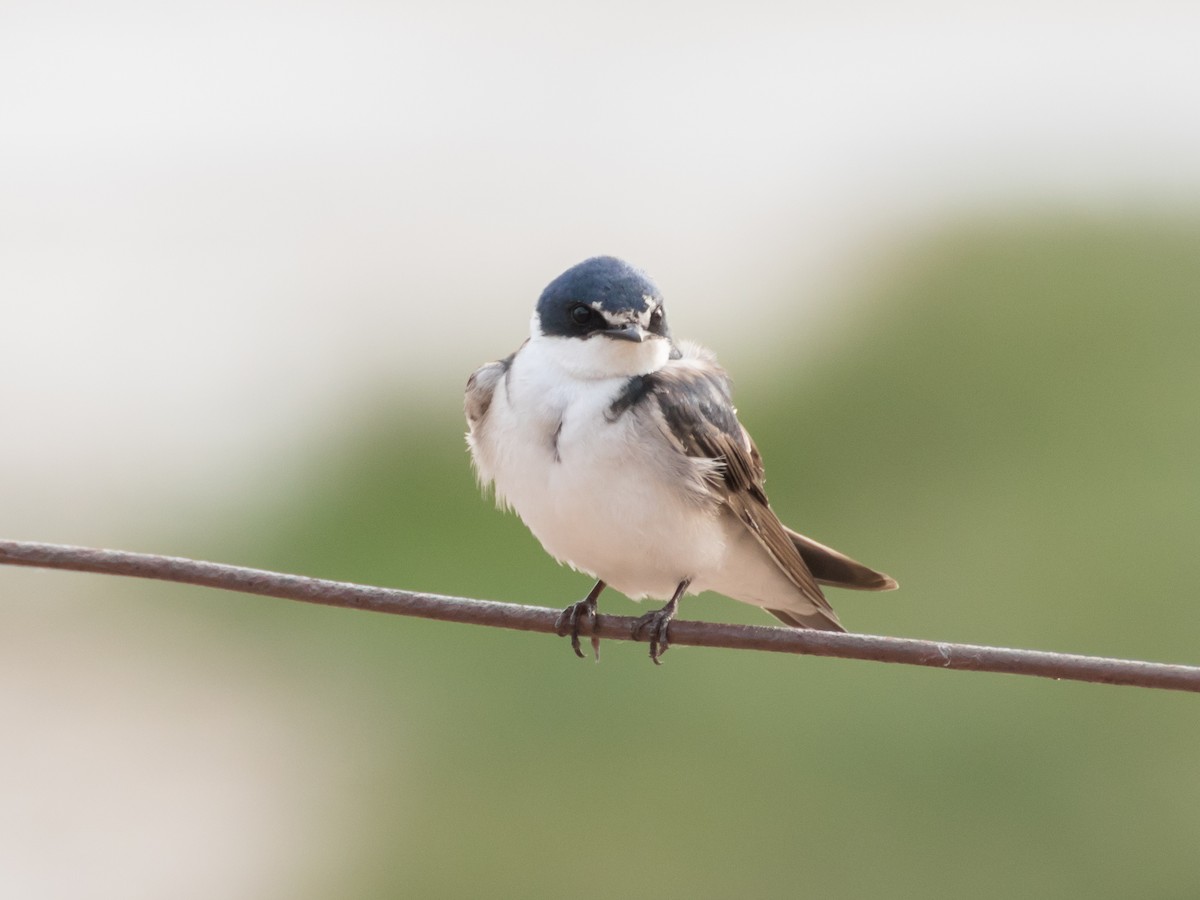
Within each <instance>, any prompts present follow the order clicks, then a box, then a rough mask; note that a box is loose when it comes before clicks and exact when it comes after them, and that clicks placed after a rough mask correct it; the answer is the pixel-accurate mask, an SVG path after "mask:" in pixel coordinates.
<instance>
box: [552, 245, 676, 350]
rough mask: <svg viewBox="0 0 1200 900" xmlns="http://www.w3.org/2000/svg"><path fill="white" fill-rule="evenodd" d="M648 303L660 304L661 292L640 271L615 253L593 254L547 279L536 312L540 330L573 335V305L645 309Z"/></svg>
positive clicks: (603, 308) (616, 308) (637, 310)
mask: <svg viewBox="0 0 1200 900" xmlns="http://www.w3.org/2000/svg"><path fill="white" fill-rule="evenodd" d="M647 298H649V300H647ZM650 302H655V303H657V304H659V305H661V304H662V294H661V293H660V292H659V290H658V288H657V287H656V286H655V284H654V282H652V281H651V280H650V279H649V278H647V277H646V276H645V275H644V274H643V273H642V272H640V271H638V270H637V269H635V268H634V267H633V266H631V265H629V263H627V262H624V261H622V260H619V259H617V258H616V257H615V256H594V257H592V258H591V259H586V260H584V261H583V262H581V263H579V265H577V266H572V267H571V268H569V269H567V271H565V272H563V273H562V274H561V275H559V276H558V277H557V278H555V279H554V280H553V281H552V282H550V284H548V285H547V286H546V289H545V290H544V291H542V296H541V297H540V298H538V304H537V313H538V320H539V321H540V322H541V326H542V331H543V333H545V334H558V335H573V334H577V333H578V332H579V327H578V326H577V325H575V324H573V323H572V322H571V321H570V318H569V313H568V311H569V310H570V309H571V308H572V307H573V306H576V305H578V304H581V303H582V304H584V305H586V306H590V307H592V308H593V309H601V310H603V311H605V312H611V313H616V312H622V311H625V310H634V311H636V312H644V311H645V310H646V308H647V306H649V305H650Z"/></svg>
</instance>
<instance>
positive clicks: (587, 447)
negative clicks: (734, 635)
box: [465, 256, 896, 663]
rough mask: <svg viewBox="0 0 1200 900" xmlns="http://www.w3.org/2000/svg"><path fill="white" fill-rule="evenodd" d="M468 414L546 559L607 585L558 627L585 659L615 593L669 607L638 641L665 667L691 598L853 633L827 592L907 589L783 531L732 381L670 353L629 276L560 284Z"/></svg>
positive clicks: (599, 265)
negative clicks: (701, 596)
mask: <svg viewBox="0 0 1200 900" xmlns="http://www.w3.org/2000/svg"><path fill="white" fill-rule="evenodd" d="M465 405H466V414H467V423H468V426H469V428H470V431H469V433H468V435H467V443H468V444H469V446H470V448H471V454H472V457H473V459H474V462H475V469H476V471H477V473H478V476H479V481H480V483H481V484H483V485H484V486H486V485H487V484H488V483H491V484H492V485H493V486H494V488H495V495H496V501H497V503H498V504H500V505H501V506H508V507H511V508H512V509H514V510H516V512H517V514H518V515H520V517H521V519H522V520H524V522H525V524H526V525H527V526H528V527H529V530H530V531H532V532H533V533H534V535H535V536H536V537H537V539H538V540H539V541H541V543H542V546H543V547H544V548H545V549H546V552H547V553H549V554H550V555H551V556H553V557H554V558H555V559H557V560H558V561H559V562H565V563H567V564H568V565H570V566H572V567H573V568H575V569H577V570H579V571H581V572H585V573H587V574H588V575H591V576H592V577H593V578H596V579H598V580H597V582H596V585H595V587H593V588H592V590H591V592H590V593H589V594H588V595H587V597H585V598H584V599H583V600H580V601H579V602H578V603H574V604H572V605H571V606H568V607H567V608H566V609H565V610H563V614H562V616H560V617H559V621H558V631H559V633H560V634H563V635H566V634H570V635H571V645H572V647H574V649H575V652H576V653H577V654H578V655H580V656H583V652H582V651H581V650H580V646H579V628H580V624H581V622H582V621H583V620H584V619H585V618H586V617H587V616H594V615H595V614H596V599H597V597H599V595H600V592H601V591H603V590H604V588H605V586H606V585H608V586H611V587H614V588H616V589H617V590H619V591H620V592H621V593H623V594H626V595H628V596H629V597H630V598H632V599H634V600H638V599H641V598H642V597H655V598H659V599H666V600H668V602H667V604H666V606H664V607H663V608H662V609H659V610H656V611H654V612H651V613H648V614H646V615H644V616H642V617H641V618H640V619H639V620H638V624H637V626H636V627H635V629H634V636H635V637H636V636H640V635H641V633H642V632H646V631H648V636H649V638H650V657H651V659H653V660H654V661H655V662H656V663H657V662H658V661H659V659H658V658H659V656H660V655H661V654H662V653H664V652H666V650H667V648H668V646H669V640H668V633H667V631H668V624H669V623H670V621H671V619H672V617H674V615H675V612H676V609H677V608H678V605H679V599H680V598H681V597H682V596H683V595H684V594H685V593H687V594H695V593H699V592H700V591H716V592H717V593H719V594H724V595H725V596H727V597H732V598H733V599H735V600H741V601H742V602H743V603H750V604H752V605H754V606H759V607H762V608H763V609H765V610H766V611H767V612H769V613H771V615H773V616H775V617H776V618H778V619H780V620H781V621H783V622H785V623H786V624H788V625H791V626H793V627H796V628H820V629H824V630H826V631H844V630H845V629H843V628H842V625H841V623H840V622H839V621H838V617H837V615H836V614H835V613H834V611H833V609H832V608H831V607H830V605H829V602H828V601H827V600H826V599H825V595H824V594H822V593H821V588H820V585H822V584H825V585H834V586H837V587H846V588H857V589H859V590H870V591H887V590H891V589H893V588H895V587H896V582H895V581H894V580H893V579H892V578H890V577H888V576H887V575H884V574H882V573H880V572H876V571H874V570H872V569H869V568H867V567H866V566H864V565H862V564H861V563H858V562H855V561H854V560H852V559H850V558H849V557H848V556H844V555H843V554H841V553H838V552H837V551H836V550H832V549H830V548H829V547H826V546H824V545H823V544H819V543H817V542H816V541H814V540H811V539H810V538H806V537H804V536H803V535H800V534H797V533H796V532H794V531H792V530H791V529H789V528H787V527H786V526H785V525H784V524H783V523H782V522H780V521H779V518H778V516H776V515H775V513H774V511H772V509H771V506H770V504H769V503H768V501H767V495H766V493H765V492H764V490H763V464H762V458H761V457H760V456H759V453H758V450H757V448H756V447H755V446H754V442H753V441H752V440H751V439H750V436H749V435H748V434H747V433H746V429H745V428H743V427H742V425H741V423H740V422H739V421H738V418H737V410H736V409H735V408H734V405H733V399H732V396H731V385H730V380H729V377H728V376H727V375H726V374H725V371H724V370H723V369H722V368H721V367H720V366H718V365H717V362H716V358H715V356H714V355H713V354H712V353H710V352H709V351H708V350H705V349H704V348H703V347H700V346H698V345H696V344H691V343H687V342H679V343H676V342H675V341H673V340H672V339H671V334H670V331H669V330H668V329H667V318H666V313H665V311H664V308H663V300H662V295H661V294H660V292H659V290H658V288H657V287H655V286H654V284H653V283H652V282H651V281H650V280H649V279H648V278H647V277H646V276H645V275H644V274H642V273H641V272H640V271H638V270H637V269H634V268H633V267H632V266H630V265H628V264H627V263H624V262H622V261H621V260H619V259H614V258H613V257H611V256H598V257H595V258H594V259H589V260H586V261H585V262H582V263H580V264H579V265H577V266H575V267H573V268H571V269H568V270H567V271H566V272H564V273H563V274H562V275H560V276H558V278H556V279H554V281H552V282H550V284H549V286H548V287H547V288H546V289H545V291H543V292H542V295H541V298H540V299H539V300H538V303H537V308H536V309H535V310H534V313H533V317H532V320H531V322H530V335H529V339H528V340H527V341H525V343H523V344H522V345H521V346H520V348H519V349H518V350H517V351H516V352H515V353H513V354H511V355H510V356H507V357H505V358H504V359H502V360H499V361H497V362H493V363H488V364H487V365H485V366H483V367H481V368H480V369H478V370H477V371H476V372H475V373H474V374H473V375H472V376H471V378H470V380H469V381H468V382H467V392H466V403H465ZM592 645H593V648H594V650H595V651H596V652H597V654H598V650H599V641H598V639H597V638H595V637H593V639H592Z"/></svg>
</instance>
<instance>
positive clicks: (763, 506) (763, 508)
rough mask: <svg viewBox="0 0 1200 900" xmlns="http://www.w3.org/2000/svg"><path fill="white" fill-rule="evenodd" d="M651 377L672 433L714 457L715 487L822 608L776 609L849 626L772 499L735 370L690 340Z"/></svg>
mask: <svg viewBox="0 0 1200 900" xmlns="http://www.w3.org/2000/svg"><path fill="white" fill-rule="evenodd" d="M644 382H645V383H644V386H643V388H642V389H643V390H644V391H645V393H646V394H648V395H651V396H652V397H653V400H654V401H655V402H656V403H657V406H658V408H659V410H660V411H661V413H662V421H663V423H664V425H665V431H666V434H667V438H668V440H669V441H670V442H671V443H673V444H674V445H675V446H676V448H678V449H679V450H680V451H681V452H682V453H684V454H686V455H687V456H689V457H693V458H698V459H707V460H712V461H714V463H715V465H714V466H713V467H712V468H711V470H710V474H709V475H708V477H707V482H708V487H709V489H710V491H711V492H712V493H713V494H715V495H716V496H717V497H718V498H719V499H720V500H721V502H723V503H724V504H725V506H727V507H728V509H729V510H730V512H732V513H733V515H734V516H735V517H736V518H737V519H738V521H739V522H741V523H742V525H743V526H745V528H746V529H747V530H748V531H749V532H750V533H751V534H752V535H753V536H754V538H755V539H756V540H757V541H758V543H759V544H760V545H761V546H762V547H763V549H765V550H766V551H767V553H768V554H769V555H770V557H771V559H773V560H774V561H775V564H776V565H778V566H779V568H780V569H781V570H782V571H783V573H784V574H785V575H786V576H787V578H788V580H789V581H791V582H792V584H794V585H795V586H796V589H797V590H798V591H799V592H800V594H801V595H802V596H803V598H804V599H805V600H807V601H809V603H811V604H812V605H813V606H814V607H815V608H816V613H815V614H806V615H802V616H801V615H797V614H796V613H794V612H789V611H787V610H768V611H769V612H771V613H772V614H773V615H775V616H776V618H779V619H781V620H782V621H784V622H787V623H788V624H790V625H799V626H802V627H807V628H824V629H829V630H836V631H840V630H842V628H841V624H840V623H839V622H838V619H837V616H836V615H835V614H834V612H833V609H832V608H831V607H830V605H829V602H828V601H827V600H826V599H825V596H824V595H823V594H822V593H821V588H820V587H819V586H818V585H817V581H816V579H815V578H814V577H813V575H812V572H810V571H809V569H808V566H807V565H805V563H804V558H803V557H802V556H801V554H800V551H799V549H798V548H797V546H796V543H795V541H794V540H793V539H792V537H791V534H790V533H789V532H788V530H787V529H786V528H785V527H784V525H783V523H782V522H780V521H779V517H778V516H776V515H775V513H774V512H773V511H772V509H771V506H770V503H769V502H768V501H767V495H766V492H765V490H764V489H763V464H762V457H761V456H760V455H759V453H758V448H756V447H755V446H754V441H752V440H751V439H750V435H749V434H747V433H746V429H745V428H743V427H742V424H741V423H740V422H739V421H738V418H737V410H736V408H735V407H734V405H733V397H732V393H731V385H730V381H729V376H727V375H726V374H725V372H724V370H722V369H721V368H720V367H719V366H718V365H717V364H716V361H715V360H714V359H713V357H712V356H711V354H708V353H707V351H702V350H700V349H699V348H694V347H685V348H684V353H683V355H682V357H681V358H680V359H679V360H677V361H673V362H671V363H668V364H667V365H666V366H664V367H663V368H662V369H659V370H658V371H656V372H654V373H652V374H651V375H647V376H644ZM645 399H650V397H646V398H645Z"/></svg>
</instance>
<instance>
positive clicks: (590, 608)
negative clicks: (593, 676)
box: [554, 596, 600, 662]
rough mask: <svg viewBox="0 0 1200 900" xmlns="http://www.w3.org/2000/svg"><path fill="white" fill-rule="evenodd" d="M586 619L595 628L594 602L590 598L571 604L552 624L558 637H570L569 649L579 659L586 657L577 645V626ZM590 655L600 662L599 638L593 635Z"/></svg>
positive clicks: (592, 598) (593, 599)
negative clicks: (590, 621)
mask: <svg viewBox="0 0 1200 900" xmlns="http://www.w3.org/2000/svg"><path fill="white" fill-rule="evenodd" d="M588 618H590V619H591V620H592V627H593V628H595V624H596V600H595V598H594V597H591V596H588V597H585V598H584V599H582V600H580V601H579V602H578V603H572V604H571V605H570V606H568V607H567V608H566V609H564V610H563V611H562V612H561V613H559V616H558V620H557V621H556V622H555V623H554V631H555V633H556V634H558V636H559V637H566V636H567V635H568V634H569V635H570V636H571V649H572V650H574V651H575V655H576V656H578V657H579V658H580V659H585V658H586V657H585V656H584V654H583V649H582V648H581V647H580V644H579V626H580V624H581V623H582V622H583V621H585V620H586V619H588ZM592 655H593V656H594V657H595V659H596V662H599V661H600V638H599V637H597V636H596V635H595V634H592Z"/></svg>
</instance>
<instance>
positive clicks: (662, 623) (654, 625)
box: [633, 578, 692, 666]
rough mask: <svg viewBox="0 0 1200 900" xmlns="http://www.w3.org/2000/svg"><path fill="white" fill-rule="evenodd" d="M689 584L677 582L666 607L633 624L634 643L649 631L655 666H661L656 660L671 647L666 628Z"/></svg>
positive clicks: (651, 653) (689, 582)
mask: <svg viewBox="0 0 1200 900" xmlns="http://www.w3.org/2000/svg"><path fill="white" fill-rule="evenodd" d="M691 583H692V579H690V578H685V579H683V581H681V582H679V587H677V588H675V593H674V594H672V595H671V599H670V600H668V601H667V605H666V606H664V607H663V608H662V609H656V610H655V611H654V612H649V613H646V614H645V615H644V616H642V617H641V618H640V619H638V620H637V621H636V622H634V623H633V639H634V640H635V641H636V640H637V639H638V638H640V637H641V636H642V632H643V631H645V630H646V629H647V628H649V629H650V658H651V659H652V660H654V664H655V665H656V666H661V665H662V663H661V662H659V659H658V658H659V657H660V656H662V655H663V654H664V653H666V652H667V650H668V649H670V647H671V641H670V639H669V638H668V636H667V626H668V625H670V624H671V620H672V619H673V618H675V611H676V610H677V609H679V598H680V597H682V596H683V592H684V591H686V590H687V589H688V585H689V584H691Z"/></svg>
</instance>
